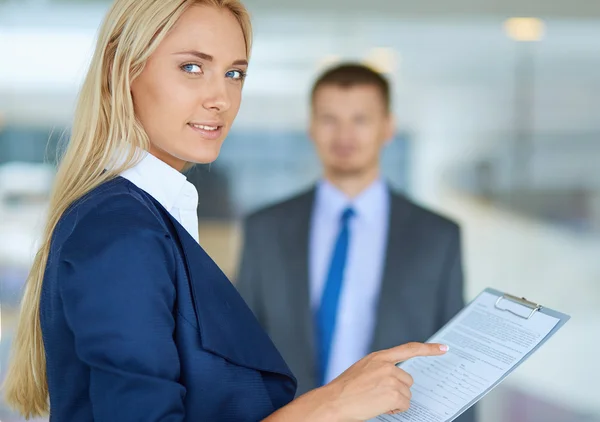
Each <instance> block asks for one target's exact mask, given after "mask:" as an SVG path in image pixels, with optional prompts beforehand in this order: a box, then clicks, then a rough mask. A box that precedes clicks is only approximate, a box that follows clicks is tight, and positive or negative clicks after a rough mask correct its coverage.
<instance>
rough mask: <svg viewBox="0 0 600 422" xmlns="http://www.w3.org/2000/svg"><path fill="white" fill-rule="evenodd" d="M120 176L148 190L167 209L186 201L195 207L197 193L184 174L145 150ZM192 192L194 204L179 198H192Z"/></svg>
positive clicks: (180, 205) (179, 205)
mask: <svg viewBox="0 0 600 422" xmlns="http://www.w3.org/2000/svg"><path fill="white" fill-rule="evenodd" d="M121 176H122V177H124V178H126V179H128V180H130V181H131V182H133V183H134V184H135V185H137V186H138V187H139V188H140V189H142V190H144V191H146V192H148V193H149V194H150V195H152V197H154V199H156V200H157V201H158V202H159V203H160V204H161V205H162V206H163V207H164V208H165V209H166V210H168V211H170V210H172V209H173V207H175V206H176V207H179V208H181V207H182V205H183V206H185V205H184V204H186V203H187V204H189V205H188V207H192V206H193V207H194V208H195V207H197V205H198V199H197V195H198V193H197V191H196V189H195V187H194V186H193V185H192V184H191V183H190V182H188V180H187V178H186V177H185V175H183V174H182V173H180V172H179V171H177V170H175V169H174V168H173V167H171V166H169V165H168V164H167V163H165V162H164V161H162V160H160V159H158V158H156V157H155V156H154V155H152V154H150V153H148V152H146V151H144V152H143V158H142V159H141V161H139V163H138V164H136V165H135V166H134V167H132V168H130V169H128V170H126V171H124V172H123V173H122V174H121ZM190 188H192V189H190ZM192 190H193V192H192ZM194 193H195V195H196V197H195V204H193V203H191V201H189V200H187V201H182V200H180V199H181V196H182V195H185V196H187V197H192V198H193V194H194Z"/></svg>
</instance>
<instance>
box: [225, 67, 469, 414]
mask: <svg viewBox="0 0 600 422" xmlns="http://www.w3.org/2000/svg"><path fill="white" fill-rule="evenodd" d="M393 134H394V122H393V117H392V114H391V110H390V88H389V84H388V82H387V80H386V79H384V78H383V77H382V76H381V75H380V74H378V73H376V72H374V71H373V70H371V69H369V68H367V67H364V66H362V65H355V64H345V65H341V66H338V67H335V68H333V69H330V70H329V71H327V72H326V73H324V74H323V75H322V76H321V77H320V78H319V79H318V80H317V81H316V83H315V85H314V87H313V91H312V115H311V125H310V135H311V138H312V140H313V141H314V144H315V147H316V150H317V153H318V155H319V158H320V160H321V162H322V166H323V177H322V179H321V180H320V181H319V182H318V183H317V185H316V186H314V187H312V188H311V189H310V190H309V191H308V192H304V193H302V194H300V195H298V196H296V197H293V198H291V199H288V200H286V201H284V202H282V203H279V204H276V205H273V206H270V207H268V208H265V209H263V210H259V211H258V212H255V213H254V214H252V215H251V216H249V217H248V218H247V220H246V222H245V233H244V239H245V240H244V247H243V251H242V259H241V265H240V268H239V274H238V281H237V286H238V288H239V290H240V292H241V294H242V296H244V298H245V299H246V301H247V303H248V304H249V306H250V307H251V308H252V310H253V311H254V313H255V314H256V316H257V318H258V320H259V321H260V323H261V324H262V325H263V327H264V328H265V329H266V331H267V332H268V333H269V335H270V336H271V338H272V339H273V341H274V342H275V344H276V345H277V347H278V348H279V350H280V351H281V353H282V355H283V357H284V358H285V359H286V361H287V363H288V364H289V366H290V368H291V369H292V371H293V372H294V374H295V375H296V377H297V378H298V383H299V390H298V393H299V394H302V393H304V392H306V391H307V390H309V389H312V388H314V387H317V386H319V385H323V384H325V383H327V382H329V381H330V380H332V379H333V378H335V377H337V376H338V375H339V374H340V373H341V372H343V371H344V370H345V369H347V368H348V367H349V366H351V365H352V364H353V363H354V362H356V361H357V360H359V359H360V358H362V357H364V356H365V355H367V354H368V353H369V352H371V351H375V350H380V349H385V348H388V347H392V346H396V345H399V344H403V343H407V342H410V341H425V340H426V339H427V338H428V337H430V336H431V335H432V334H434V333H435V332H436V331H437V330H438V329H439V328H440V327H441V326H442V325H444V324H445V323H446V322H447V321H448V320H449V319H450V318H452V317H453V316H454V315H455V314H456V313H457V312H458V311H459V310H460V309H461V308H462V307H463V273H462V265H461V244H460V233H459V227H458V226H457V225H456V224H455V223H453V222H452V221H450V220H448V219H446V218H444V217H441V216H439V215H437V214H435V213H433V212H431V211H427V210H425V209H423V208H421V207H419V206H417V205H415V204H414V203H412V202H410V201H409V200H408V199H407V198H405V197H403V196H402V195H400V194H399V193H397V192H394V191H393V190H392V189H390V187H389V186H388V184H387V183H386V181H385V179H384V178H383V177H382V175H381V173H380V155H381V152H382V149H383V147H384V145H385V144H386V143H387V142H388V141H389V140H390V139H391V138H392V137H393ZM472 418H473V415H472V413H469V414H468V415H466V414H465V415H464V416H462V417H461V418H460V419H458V420H459V421H460V422H467V421H472V420H473V419H472Z"/></svg>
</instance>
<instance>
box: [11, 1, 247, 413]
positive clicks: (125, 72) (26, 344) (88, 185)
mask: <svg viewBox="0 0 600 422" xmlns="http://www.w3.org/2000/svg"><path fill="white" fill-rule="evenodd" d="M195 4H200V5H207V6H213V7H218V8H224V9H227V10H229V11H230V12H231V13H232V14H233V15H234V16H235V18H236V19H237V20H238V22H239V23H240V26H241V28H242V32H243V34H244V38H245V41H246V52H247V55H248V58H249V56H250V49H251V43H252V40H251V37H252V29H251V24H250V18H249V15H248V12H247V10H246V8H245V7H244V6H243V5H242V4H241V3H240V1H239V0H144V1H140V0H116V1H115V2H114V3H113V5H112V7H111V9H110V11H109V12H108V14H107V16H106V17H105V19H104V22H103V24H102V27H101V30H100V33H99V37H98V41H97V44H96V50H95V53H94V56H93V58H92V61H91V63H90V67H89V70H88V73H87V75H86V78H85V81H84V83H83V86H82V88H81V91H80V94H79V99H78V102H77V108H76V110H75V115H74V121H73V128H72V132H71V138H70V141H69V145H68V147H67V149H66V151H65V154H64V156H63V158H62V161H61V164H60V166H59V168H58V172H57V174H56V179H55V183H54V187H53V190H52V193H51V197H50V206H49V215H48V220H47V222H46V226H45V230H44V234H43V238H42V242H41V247H40V249H39V251H38V252H37V254H36V256H35V259H34V261H33V266H32V268H31V271H30V273H29V276H28V278H27V282H26V287H25V292H24V296H23V300H22V303H21V312H20V317H19V323H18V327H17V332H16V336H15V339H14V341H13V344H12V353H11V361H10V365H9V369H8V374H7V376H6V379H5V382H4V386H3V388H4V390H5V397H6V401H7V403H8V404H9V405H10V406H11V407H13V408H14V409H15V410H17V411H18V412H19V413H21V414H22V415H23V416H24V417H25V418H26V419H29V418H31V417H37V416H44V415H47V414H48V412H49V410H50V409H49V407H50V405H49V397H48V383H47V378H46V355H45V351H44V343H43V340H42V330H41V325H40V295H41V289H42V281H43V279H44V272H45V269H46V264H47V261H48V255H49V253H50V244H51V239H52V234H53V232H54V229H55V227H56V225H57V223H58V221H59V219H60V218H61V216H62V215H63V213H64V212H65V211H66V209H67V208H68V207H69V206H70V205H71V204H73V202H74V201H76V200H78V199H79V198H81V197H82V196H84V195H85V194H86V193H88V192H89V191H91V190H92V189H94V188H95V187H97V186H99V185H100V184H102V183H104V182H106V181H108V180H110V179H112V178H114V177H116V176H117V175H118V174H119V173H121V172H123V171H124V170H126V169H127V168H130V167H132V166H133V165H135V163H136V162H137V161H138V160H139V158H140V157H139V156H138V154H136V151H138V150H140V149H141V150H148V148H149V139H148V137H147V135H146V133H145V132H144V129H143V128H142V126H141V125H140V123H139V122H138V121H137V119H136V118H135V113H134V106H133V100H132V97H131V93H130V87H131V82H132V81H133V80H134V79H135V78H136V77H137V76H138V75H140V73H141V72H142V70H143V68H144V64H145V63H146V61H147V59H148V57H149V56H150V55H151V54H152V53H153V52H154V50H155V49H156V47H157V46H158V44H160V42H161V41H162V40H163V39H164V37H165V35H166V34H167V33H168V31H169V30H170V29H171V28H172V27H173V25H174V24H175V23H176V22H177V20H178V19H179V17H180V16H181V15H182V14H183V13H184V12H185V10H187V9H188V8H189V7H190V6H192V5H195ZM132 147H137V148H132ZM122 151H129V152H128V153H127V154H126V157H121V160H120V161H119V163H118V164H117V165H115V163H114V162H113V159H114V157H115V156H118V155H119V152H122ZM123 158H124V159H123ZM105 169H108V171H105Z"/></svg>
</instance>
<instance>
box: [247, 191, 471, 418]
mask: <svg viewBox="0 0 600 422" xmlns="http://www.w3.org/2000/svg"><path fill="white" fill-rule="evenodd" d="M390 194H391V201H390V206H391V209H390V221H389V233H388V242H387V254H386V259H385V264H384V272H383V280H382V285H381V293H380V298H379V308H378V311H377V322H376V327H375V332H374V333H373V338H372V343H371V351H376V350H381V349H385V348H389V347H393V346H397V345H400V344H404V343H408V342H411V341H420V342H423V341H425V340H427V338H429V337H430V336H431V335H432V334H434V333H435V332H436V331H437V330H438V329H439V328H440V327H442V325H444V324H445V323H446V322H447V321H448V320H449V319H450V318H452V317H453V316H454V315H455V314H456V313H457V312H458V311H459V310H460V309H461V308H462V307H463V306H464V301H463V272H462V263H461V243H460V242H461V241H460V230H459V227H458V225H457V224H455V223H454V222H452V221H450V220H448V219H446V218H444V217H442V216H440V215H437V214H435V213H433V212H431V211H428V210H425V209H424V208H421V207H419V206H417V205H416V204H414V203H412V202H410V201H409V200H408V199H406V198H405V197H403V196H401V195H399V194H396V193H394V192H391V193H390ZM314 197H315V189H314V188H312V189H310V190H309V191H308V192H305V193H302V194H300V195H298V196H296V197H293V198H291V199H288V200H286V201H284V202H281V203H278V204H276V205H272V206H269V207H267V208H264V209H262V210H259V211H257V212H255V213H253V214H251V215H250V216H249V217H248V218H247V219H246V221H245V224H244V242H243V249H242V258H241V263H240V266H239V272H238V276H237V281H236V286H237V287H238V290H239V291H240V293H241V295H242V296H243V297H244V299H245V300H246V302H247V303H248V305H249V306H250V308H251V309H252V311H253V312H254V314H255V315H256V317H257V318H258V320H259V322H260V324H261V325H262V326H263V328H264V329H265V330H266V331H267V333H268V334H269V335H270V337H271V339H272V340H273V342H274V343H275V345H276V346H277V348H278V349H279V351H280V352H281V354H282V355H283V357H284V359H285V360H286V362H287V364H288V365H289V366H290V368H291V370H292V372H293V373H294V375H295V376H296V378H297V379H298V394H303V393H305V392H307V391H308V390H311V389H313V388H315V387H316V369H317V368H316V362H315V355H316V352H315V344H314V333H313V323H312V321H313V317H312V315H311V310H310V306H309V268H308V256H309V254H308V246H309V232H310V230H309V225H310V221H311V215H312V210H313V201H314ZM473 420H474V416H473V411H472V410H470V411H468V412H467V413H465V414H463V415H462V416H461V417H460V418H459V419H457V421H459V422H472V421H473Z"/></svg>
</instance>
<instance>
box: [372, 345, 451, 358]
mask: <svg viewBox="0 0 600 422" xmlns="http://www.w3.org/2000/svg"><path fill="white" fill-rule="evenodd" d="M447 351H448V346H446V345H444V344H439V343H416V342H413V343H407V344H403V345H401V346H396V347H392V348H391V349H387V350H383V351H381V352H380V353H379V356H380V357H381V359H383V360H385V361H387V362H391V363H398V362H404V361H405V360H408V359H411V358H414V357H417V356H440V355H443V354H445V353H446V352H447Z"/></svg>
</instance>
